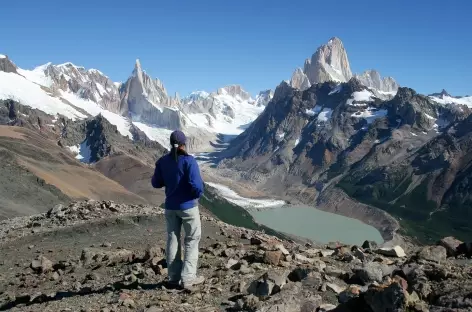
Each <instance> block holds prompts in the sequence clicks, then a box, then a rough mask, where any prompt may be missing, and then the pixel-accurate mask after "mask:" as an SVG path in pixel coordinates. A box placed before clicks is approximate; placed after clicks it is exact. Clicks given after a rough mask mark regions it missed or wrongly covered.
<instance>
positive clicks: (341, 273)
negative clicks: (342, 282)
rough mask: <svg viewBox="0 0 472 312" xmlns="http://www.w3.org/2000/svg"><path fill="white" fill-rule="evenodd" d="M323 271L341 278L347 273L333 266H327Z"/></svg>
mask: <svg viewBox="0 0 472 312" xmlns="http://www.w3.org/2000/svg"><path fill="white" fill-rule="evenodd" d="M324 272H325V273H326V275H329V276H333V277H337V278H341V279H342V278H343V277H344V276H345V275H346V274H347V273H346V271H344V270H341V269H339V268H337V267H333V266H327V267H326V268H325V270H324Z"/></svg>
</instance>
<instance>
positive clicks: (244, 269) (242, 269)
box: [239, 264, 253, 274]
mask: <svg viewBox="0 0 472 312" xmlns="http://www.w3.org/2000/svg"><path fill="white" fill-rule="evenodd" d="M239 272H240V273H241V274H250V273H252V272H253V269H251V268H250V267H248V266H247V265H244V264H243V265H241V267H240V268H239Z"/></svg>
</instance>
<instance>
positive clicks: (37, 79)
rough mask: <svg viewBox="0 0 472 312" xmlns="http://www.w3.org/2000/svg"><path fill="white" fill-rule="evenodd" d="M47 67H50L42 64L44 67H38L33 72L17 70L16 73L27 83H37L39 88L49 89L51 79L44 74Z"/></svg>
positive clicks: (51, 82)
mask: <svg viewBox="0 0 472 312" xmlns="http://www.w3.org/2000/svg"><path fill="white" fill-rule="evenodd" d="M49 65H51V63H47V64H44V65H41V66H38V67H36V68H35V69H33V70H25V69H21V68H18V69H17V72H18V73H19V74H20V75H22V76H24V77H25V78H26V79H28V80H29V81H32V82H34V83H37V84H39V85H41V86H44V87H48V88H49V87H51V85H52V84H53V81H52V79H51V78H50V77H48V76H46V74H45V70H46V68H47V67H48V66H49Z"/></svg>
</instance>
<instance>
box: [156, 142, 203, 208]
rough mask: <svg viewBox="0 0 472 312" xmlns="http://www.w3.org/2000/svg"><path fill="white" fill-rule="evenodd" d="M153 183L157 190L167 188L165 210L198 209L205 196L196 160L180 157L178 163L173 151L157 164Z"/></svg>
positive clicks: (188, 156) (187, 156) (190, 157)
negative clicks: (200, 199)
mask: <svg viewBox="0 0 472 312" xmlns="http://www.w3.org/2000/svg"><path fill="white" fill-rule="evenodd" d="M151 183H152V186H153V187H155V188H162V187H165V190H166V202H165V208H166V209H169V210H185V209H189V208H193V207H196V206H197V205H198V199H199V198H200V196H201V195H202V194H203V181H202V178H201V176H200V168H199V167H198V164H197V161H196V160H195V158H193V157H192V156H190V155H179V156H178V160H177V161H176V160H175V158H174V155H173V152H172V151H171V152H170V153H168V154H167V155H164V156H162V157H161V158H160V159H159V160H158V161H157V162H156V169H155V170H154V175H153V177H152V180H151Z"/></svg>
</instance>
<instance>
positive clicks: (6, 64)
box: [0, 54, 17, 73]
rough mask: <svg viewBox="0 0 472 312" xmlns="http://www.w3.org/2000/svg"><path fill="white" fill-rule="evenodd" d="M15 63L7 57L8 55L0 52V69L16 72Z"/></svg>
mask: <svg viewBox="0 0 472 312" xmlns="http://www.w3.org/2000/svg"><path fill="white" fill-rule="evenodd" d="M16 70H17V67H16V65H15V64H14V63H13V62H12V61H11V60H10V59H9V58H8V56H6V55H3V54H0V71H3V72H6V73H17V71H16Z"/></svg>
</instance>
